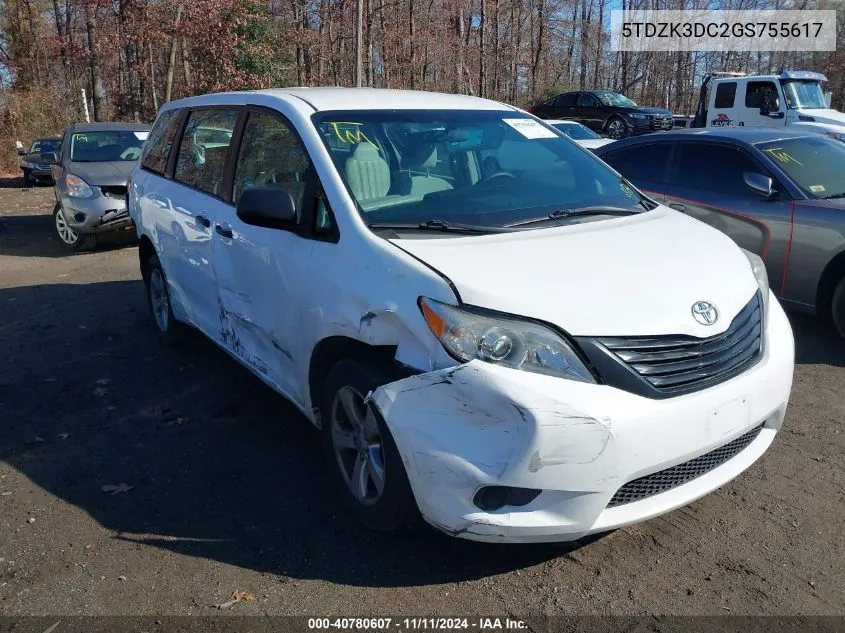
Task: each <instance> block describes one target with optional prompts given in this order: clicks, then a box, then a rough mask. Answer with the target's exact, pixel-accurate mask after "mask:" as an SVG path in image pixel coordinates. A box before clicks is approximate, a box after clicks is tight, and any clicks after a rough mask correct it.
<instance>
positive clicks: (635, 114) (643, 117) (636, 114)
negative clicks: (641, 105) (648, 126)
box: [628, 112, 648, 121]
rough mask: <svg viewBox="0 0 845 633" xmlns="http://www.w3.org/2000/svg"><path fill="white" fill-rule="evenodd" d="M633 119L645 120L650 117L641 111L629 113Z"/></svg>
mask: <svg viewBox="0 0 845 633" xmlns="http://www.w3.org/2000/svg"><path fill="white" fill-rule="evenodd" d="M628 116H629V117H631V118H632V119H639V120H642V121H645V120H646V119H648V117H647V116H646V115H645V114H640V113H639V112H631V113H630V114H629V115H628Z"/></svg>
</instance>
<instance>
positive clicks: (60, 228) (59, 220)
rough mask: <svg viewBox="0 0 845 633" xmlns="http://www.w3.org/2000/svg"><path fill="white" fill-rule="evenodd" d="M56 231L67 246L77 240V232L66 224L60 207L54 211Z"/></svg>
mask: <svg viewBox="0 0 845 633" xmlns="http://www.w3.org/2000/svg"><path fill="white" fill-rule="evenodd" d="M56 232H57V233H58V234H59V239H60V240H62V242H64V243H65V244H67V245H68V246H75V245H76V243H77V242H78V241H79V233H77V232H76V231H74V230H73V229H72V228H70V227H69V226H68V224H67V221H65V216H64V215H63V214H62V210H61V209H59V210H58V211H56Z"/></svg>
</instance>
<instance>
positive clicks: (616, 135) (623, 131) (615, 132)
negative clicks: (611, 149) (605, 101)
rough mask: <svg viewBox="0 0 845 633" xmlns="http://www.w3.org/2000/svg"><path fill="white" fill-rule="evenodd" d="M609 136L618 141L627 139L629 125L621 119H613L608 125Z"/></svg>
mask: <svg viewBox="0 0 845 633" xmlns="http://www.w3.org/2000/svg"><path fill="white" fill-rule="evenodd" d="M607 135H608V136H609V137H610V138H612V139H614V140H617V141H618V140H619V139H621V138H625V137H626V136H627V135H628V125H627V124H626V123H625V121H623V120H622V119H620V118H619V117H613V118H612V119H610V122H609V123H608V124H607Z"/></svg>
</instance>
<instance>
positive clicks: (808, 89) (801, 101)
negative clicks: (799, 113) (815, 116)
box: [781, 81, 827, 108]
mask: <svg viewBox="0 0 845 633" xmlns="http://www.w3.org/2000/svg"><path fill="white" fill-rule="evenodd" d="M781 83H782V85H783V93H784V96H785V97H786V107H788V108H826V107H827V104H826V103H825V100H824V93H823V92H822V87H821V86H820V85H819V82H817V81H784V82H781Z"/></svg>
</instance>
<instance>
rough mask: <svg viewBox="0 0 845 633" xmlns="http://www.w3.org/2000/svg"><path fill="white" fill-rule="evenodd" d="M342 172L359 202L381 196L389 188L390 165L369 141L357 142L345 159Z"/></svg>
mask: <svg viewBox="0 0 845 633" xmlns="http://www.w3.org/2000/svg"><path fill="white" fill-rule="evenodd" d="M344 172H345V174H346V182H347V183H348V184H349V188H350V189H351V190H352V193H353V194H354V195H355V198H356V199H357V200H358V201H359V202H360V201H362V200H372V199H374V198H383V197H385V196H386V195H387V192H388V191H389V190H390V165H388V164H387V161H386V160H384V158H382V157H381V156H380V155H379V151H378V149H376V148H375V147H374V146H373V145H370V144H369V143H366V142H364V143H359V144H358V146H357V147H356V148H355V151H354V152H352V155H351V156H350V157H349V158H347V159H346V165H345V166H344Z"/></svg>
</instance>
